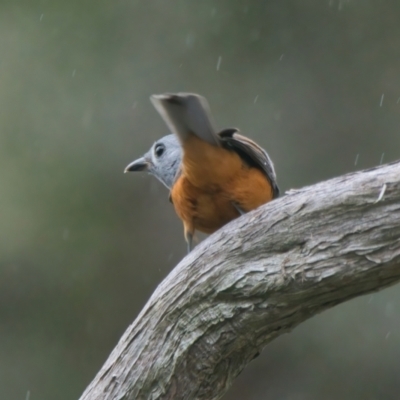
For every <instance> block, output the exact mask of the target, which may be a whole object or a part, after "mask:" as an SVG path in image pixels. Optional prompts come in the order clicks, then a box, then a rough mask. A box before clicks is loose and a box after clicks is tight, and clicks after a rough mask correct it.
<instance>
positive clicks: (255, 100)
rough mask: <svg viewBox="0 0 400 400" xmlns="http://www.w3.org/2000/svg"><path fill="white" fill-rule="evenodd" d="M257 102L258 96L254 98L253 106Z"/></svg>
mask: <svg viewBox="0 0 400 400" xmlns="http://www.w3.org/2000/svg"><path fill="white" fill-rule="evenodd" d="M257 100H258V95H257V96H256V97H254V104H256V103H257Z"/></svg>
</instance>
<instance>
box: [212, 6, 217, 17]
mask: <svg viewBox="0 0 400 400" xmlns="http://www.w3.org/2000/svg"><path fill="white" fill-rule="evenodd" d="M216 13H217V9H216V8H215V7H213V8H212V9H211V18H214V17H215V14H216Z"/></svg>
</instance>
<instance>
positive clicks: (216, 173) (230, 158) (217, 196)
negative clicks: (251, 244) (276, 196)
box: [171, 135, 273, 233]
mask: <svg viewBox="0 0 400 400" xmlns="http://www.w3.org/2000/svg"><path fill="white" fill-rule="evenodd" d="M171 198H172V202H173V204H174V207H175V210H176V212H177V214H178V215H179V217H180V218H181V219H182V221H183V223H184V226H185V231H187V232H190V233H193V232H194V231H195V230H199V231H201V232H205V233H212V232H215V231H216V230H218V229H219V228H221V227H222V226H223V225H225V224H226V223H228V222H229V221H231V220H233V219H235V218H237V217H238V216H239V212H238V210H237V208H236V207H235V205H237V206H238V207H239V208H240V209H241V210H243V211H245V212H247V211H250V210H253V209H255V208H257V207H259V206H260V205H262V204H264V203H266V202H268V201H270V200H271V199H272V198H273V191H272V187H271V184H270V182H269V181H268V179H267V177H266V176H265V174H264V173H263V172H262V171H261V170H259V169H258V168H254V167H250V166H248V165H247V164H246V163H245V162H244V161H243V160H242V159H241V158H240V156H239V155H238V154H237V153H236V152H234V151H231V150H227V149H225V148H223V147H217V146H213V145H210V144H208V143H206V142H204V141H202V140H200V139H198V138H197V137H196V136H194V135H191V136H190V138H189V139H188V140H186V141H185V143H184V144H183V159H182V174H181V176H180V177H179V178H178V180H177V181H176V182H175V184H174V186H173V188H172V189H171Z"/></svg>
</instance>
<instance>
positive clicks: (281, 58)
mask: <svg viewBox="0 0 400 400" xmlns="http://www.w3.org/2000/svg"><path fill="white" fill-rule="evenodd" d="M284 55H285V54H283V53H282V54H281V56H280V57H279V61H282V60H283V57H284Z"/></svg>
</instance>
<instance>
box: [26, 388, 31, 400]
mask: <svg viewBox="0 0 400 400" xmlns="http://www.w3.org/2000/svg"><path fill="white" fill-rule="evenodd" d="M30 398H31V391H30V390H28V391H27V392H26V396H25V400H29V399H30Z"/></svg>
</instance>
